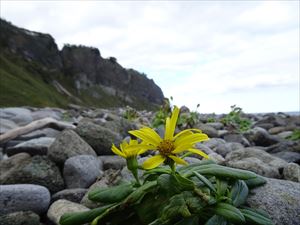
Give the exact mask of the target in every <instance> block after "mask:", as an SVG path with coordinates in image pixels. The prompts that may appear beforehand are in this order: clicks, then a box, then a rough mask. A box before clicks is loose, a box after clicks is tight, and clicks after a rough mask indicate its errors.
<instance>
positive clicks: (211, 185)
mask: <svg viewBox="0 0 300 225" xmlns="http://www.w3.org/2000/svg"><path fill="white" fill-rule="evenodd" d="M193 173H194V174H195V175H196V176H197V177H198V178H199V180H201V181H202V182H203V183H204V184H205V185H206V186H207V187H209V189H210V190H212V191H213V192H215V193H216V189H215V187H214V186H213V184H212V183H211V182H210V181H209V180H208V179H206V178H205V177H204V176H202V175H201V174H199V173H198V172H196V171H194V172H193Z"/></svg>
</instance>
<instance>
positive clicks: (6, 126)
mask: <svg viewBox="0 0 300 225" xmlns="http://www.w3.org/2000/svg"><path fill="white" fill-rule="evenodd" d="M0 125H1V126H0V134H3V133H6V132H7V131H9V130H11V129H14V128H16V127H18V125H17V124H16V123H15V122H14V121H11V120H8V119H4V118H1V117H0Z"/></svg>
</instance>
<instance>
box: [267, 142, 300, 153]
mask: <svg viewBox="0 0 300 225" xmlns="http://www.w3.org/2000/svg"><path fill="white" fill-rule="evenodd" d="M264 150H265V151H267V152H269V153H277V152H298V153H300V141H290V140H281V141H280V142H279V143H278V144H274V145H271V146H268V147H266V148H265V149H264Z"/></svg>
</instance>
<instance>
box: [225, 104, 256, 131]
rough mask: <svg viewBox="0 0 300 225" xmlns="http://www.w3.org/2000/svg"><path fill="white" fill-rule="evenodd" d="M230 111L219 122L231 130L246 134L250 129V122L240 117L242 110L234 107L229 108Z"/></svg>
mask: <svg viewBox="0 0 300 225" xmlns="http://www.w3.org/2000/svg"><path fill="white" fill-rule="evenodd" d="M230 108H231V111H230V112H229V113H228V114H227V115H226V116H225V117H224V118H223V119H222V120H221V122H222V123H223V124H224V125H225V126H227V127H228V128H229V129H231V130H237V131H238V132H246V131H248V130H249V129H250V127H251V125H252V123H251V120H249V119H247V118H243V117H242V108H240V107H237V106H236V105H233V106H230Z"/></svg>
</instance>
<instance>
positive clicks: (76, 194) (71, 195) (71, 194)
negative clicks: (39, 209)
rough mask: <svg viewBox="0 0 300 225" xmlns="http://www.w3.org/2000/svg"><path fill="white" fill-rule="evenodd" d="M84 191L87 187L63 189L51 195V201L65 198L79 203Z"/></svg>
mask: <svg viewBox="0 0 300 225" xmlns="http://www.w3.org/2000/svg"><path fill="white" fill-rule="evenodd" d="M86 192H87V189H85V188H73V189H65V190H62V191H59V192H57V193H55V194H54V195H52V197H51V202H55V201H57V200H59V199H65V200H68V201H71V202H75V203H80V201H81V199H82V198H83V196H84V195H85V194H86Z"/></svg>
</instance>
